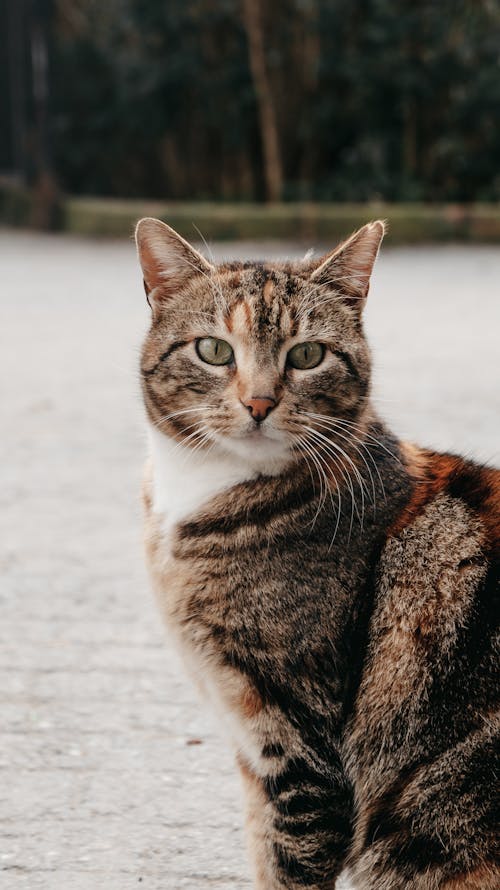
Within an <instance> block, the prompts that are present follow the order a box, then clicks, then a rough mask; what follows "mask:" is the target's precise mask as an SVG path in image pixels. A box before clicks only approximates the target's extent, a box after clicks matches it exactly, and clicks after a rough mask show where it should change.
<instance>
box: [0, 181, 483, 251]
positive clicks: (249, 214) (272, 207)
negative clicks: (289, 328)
mask: <svg viewBox="0 0 500 890" xmlns="http://www.w3.org/2000/svg"><path fill="white" fill-rule="evenodd" d="M32 204H33V195H32V194H31V193H30V192H28V191H26V190H24V189H19V188H17V189H12V188H11V187H5V186H2V185H1V184H0V222H3V223H4V224H9V225H17V226H25V225H29V224H30V220H31V218H32V216H33V210H32ZM57 210H58V213H57V218H58V228H59V229H61V230H63V231H66V232H69V233H73V234H78V235H88V236H101V237H130V236H131V235H132V233H133V230H134V225H135V223H136V222H137V220H138V219H139V218H140V217H141V216H155V217H158V218H159V219H163V220H164V221H165V222H168V223H169V225H171V226H173V227H174V228H175V229H177V231H178V232H180V233H181V234H182V235H184V237H186V238H188V239H190V240H198V238H199V233H198V231H197V230H198V229H199V230H200V231H201V232H202V233H203V235H204V237H205V238H207V239H213V240H238V239H255V240H261V239H266V240H267V239H286V240H292V241H302V242H305V243H307V244H309V245H311V244H318V243H325V242H331V243H335V242H337V241H338V240H340V239H341V238H343V237H345V236H346V235H348V234H349V233H350V232H351V231H353V230H354V229H355V228H357V227H358V226H361V225H363V224H364V223H366V222H368V221H369V220H371V219H375V218H383V219H387V220H388V222H389V234H388V242H389V244H391V243H392V244H418V243H428V242H445V241H462V242H463V241H471V242H497V243H498V242H500V206H498V205H496V206H494V205H487V204H476V205H471V204H468V205H458V204H442V205H424V204H417V203H410V204H402V203H398V204H387V203H381V202H373V203H367V204H355V203H351V204H346V203H342V204H332V203H321V204H319V203H311V202H300V203H297V202H290V203H286V204H285V203H279V204H265V205H263V204H255V203H252V204H242V203H238V204H235V203H222V204H221V203H219V204H216V203H213V202H192V201H187V202H176V201H172V202H168V203H167V202H161V201H147V200H146V201H144V200H126V199H109V198H106V199H105V198H99V197H97V198H89V197H67V198H61V199H60V202H59V205H58V208H57Z"/></svg>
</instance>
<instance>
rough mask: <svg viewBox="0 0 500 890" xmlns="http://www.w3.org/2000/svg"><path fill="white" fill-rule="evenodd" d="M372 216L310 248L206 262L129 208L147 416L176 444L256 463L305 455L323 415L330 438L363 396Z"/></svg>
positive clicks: (380, 226) (355, 414)
mask: <svg viewBox="0 0 500 890" xmlns="http://www.w3.org/2000/svg"><path fill="white" fill-rule="evenodd" d="M384 228H385V227H384V223H383V222H381V221H377V222H372V223H370V224H369V225H366V226H364V228H362V229H360V230H359V231H358V232H356V233H355V234H354V235H352V236H351V237H350V238H349V239H348V240H347V241H345V242H343V243H342V244H341V245H340V246H339V247H337V248H336V249H335V250H334V251H332V252H331V253H329V254H327V255H326V256H324V257H322V258H321V259H319V260H305V261H303V262H293V263H254V262H251V263H224V264H222V265H214V264H213V263H211V262H209V261H208V260H207V259H206V258H205V257H203V256H202V255H201V254H200V253H198V252H197V251H196V250H195V249H194V248H193V247H191V245H189V244H188V243H187V242H186V241H184V239H183V238H181V237H180V236H179V235H178V234H177V233H176V232H174V231H173V229H171V228H169V227H168V226H166V225H165V224H164V223H162V222H160V221H159V220H155V219H143V220H141V221H140V222H139V224H138V226H137V232H136V238H137V246H138V251H139V258H140V262H141V266H142V270H143V275H144V286H145V290H146V294H147V298H148V302H149V304H150V306H151V310H152V322H151V328H150V330H149V332H148V334H147V337H146V340H145V343H144V347H143V352H142V368H141V370H142V381H143V391H144V398H145V404H146V409H147V412H148V415H149V418H150V421H151V422H152V423H153V424H154V425H155V426H156V427H157V428H158V429H159V430H161V432H162V433H164V434H165V435H166V436H170V437H173V438H174V439H177V440H178V441H183V442H184V443H185V445H187V446H188V447H192V448H199V449H200V450H204V449H206V448H212V449H217V450H220V451H222V452H225V453H230V454H233V455H239V456H241V457H242V458H243V459H244V460H246V461H248V462H249V463H250V464H252V463H255V464H256V465H263V464H264V465H265V463H266V462H273V461H278V462H279V461H283V460H288V459H290V458H292V457H293V455H294V454H297V455H298V454H303V455H307V453H308V449H311V448H312V447H313V444H314V443H313V440H314V436H316V445H317V444H318V442H320V438H319V436H321V435H324V436H325V437H327V438H328V439H330V438H331V436H332V434H333V429H334V427H333V424H335V430H336V437H337V438H338V442H339V443H340V445H339V447H341V440H342V438H344V439H348V438H349V436H350V433H349V431H351V432H352V433H353V435H354V431H355V426H354V424H357V423H359V421H360V420H361V418H362V416H363V414H364V413H365V410H366V406H367V397H368V393H369V386H370V356H369V350H368V347H367V343H366V340H365V337H364V334H363V329H362V323H361V315H362V310H363V306H364V303H365V300H366V296H367V294H368V288H369V282H370V275H371V271H372V268H373V264H374V262H375V259H376V256H377V253H378V250H379V247H380V243H381V240H382V238H383V235H384ZM312 431H314V432H312ZM324 447H326V446H324Z"/></svg>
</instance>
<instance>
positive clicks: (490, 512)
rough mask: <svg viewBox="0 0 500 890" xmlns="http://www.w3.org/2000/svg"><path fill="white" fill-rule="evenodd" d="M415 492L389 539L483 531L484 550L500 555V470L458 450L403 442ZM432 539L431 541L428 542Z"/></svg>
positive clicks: (393, 526)
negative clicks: (456, 451)
mask: <svg viewBox="0 0 500 890" xmlns="http://www.w3.org/2000/svg"><path fill="white" fill-rule="evenodd" d="M402 456H403V460H404V462H405V465H406V468H407V470H408V473H409V476H410V479H411V485H412V490H411V495H410V497H409V499H408V500H407V502H406V503H405V505H404V506H403V508H402V509H401V511H400V512H399V514H398V515H397V516H396V518H395V520H394V521H393V523H392V525H391V527H390V529H389V535H388V540H389V541H390V540H393V539H418V538H419V537H422V538H423V539H428V538H429V536H431V537H432V538H433V539H434V538H435V536H436V535H437V537H438V542H442V543H444V542H445V540H446V533H447V532H448V534H449V535H450V536H452V537H453V536H455V535H456V533H457V532H458V531H459V530H460V531H461V532H463V533H467V531H469V532H471V533H478V534H479V535H480V536H481V540H482V543H483V547H484V550H485V552H487V553H488V554H490V555H492V556H494V555H496V556H498V555H499V554H500V470H497V469H494V468H493V467H489V466H485V465H483V464H480V463H477V462H475V461H472V460H467V459H466V458H463V457H460V456H459V455H456V454H449V453H441V452H437V451H431V450H429V449H425V448H419V447H417V446H415V445H411V444H409V443H404V444H403V446H402ZM429 543H430V541H429Z"/></svg>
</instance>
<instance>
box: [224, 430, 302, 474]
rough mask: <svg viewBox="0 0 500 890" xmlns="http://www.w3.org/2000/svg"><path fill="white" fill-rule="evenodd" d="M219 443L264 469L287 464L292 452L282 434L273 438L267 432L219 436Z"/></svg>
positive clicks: (230, 451) (227, 449)
mask: <svg viewBox="0 0 500 890" xmlns="http://www.w3.org/2000/svg"><path fill="white" fill-rule="evenodd" d="M217 441H218V443H219V445H220V446H221V447H222V448H223V449H224V450H225V451H226V452H229V454H232V455H236V456H237V457H240V458H242V459H243V460H244V461H246V462H248V463H249V464H250V465H252V466H255V467H256V468H261V469H262V470H263V471H265V470H266V469H267V470H272V469H274V470H275V471H276V468H277V465H281V466H283V467H284V466H286V464H287V463H289V462H290V459H291V456H292V452H291V448H290V446H289V444H288V442H287V441H286V440H285V439H284V438H282V437H281V436H280V437H279V438H278V437H277V438H276V439H274V438H273V439H271V437H270V436H266V434H265V433H257V432H253V433H249V434H248V436H238V437H236V436H234V437H233V436H217Z"/></svg>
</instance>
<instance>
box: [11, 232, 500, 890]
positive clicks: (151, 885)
mask: <svg viewBox="0 0 500 890" xmlns="http://www.w3.org/2000/svg"><path fill="white" fill-rule="evenodd" d="M296 250H297V249H296V248H293V247H290V246H287V245H277V246H276V247H273V248H270V247H268V248H267V249H266V253H268V254H271V253H279V254H283V253H285V254H287V253H288V254H292V253H295V252H296ZM216 253H217V255H221V254H224V255H233V256H234V255H239V254H241V255H247V254H250V255H254V256H255V255H259V254H262V253H263V251H261V250H259V246H258V245H240V246H236V245H231V246H229V245H226V246H224V247H223V248H222V247H221V248H219V247H217V249H216ZM499 281H500V251H499V250H498V249H494V248H488V247H484V248H482V247H474V248H467V247H440V248H428V249H423V248H418V249H400V250H394V251H390V250H387V251H385V252H384V253H383V254H382V256H381V258H380V260H379V264H378V267H377V271H376V274H375V280H374V284H373V288H372V293H371V295H370V303H369V308H368V316H367V317H368V330H369V332H370V334H371V338H372V343H373V347H374V352H375V366H376V381H377V385H376V391H377V395H380V399H381V400H380V410H381V412H382V414H383V415H385V416H386V417H390V418H392V419H393V422H394V425H395V426H396V428H397V430H398V431H399V432H400V433H401V434H404V435H408V436H412V437H414V438H415V439H417V440H419V441H421V442H423V443H426V444H428V445H433V446H436V447H442V448H451V449H456V450H458V449H460V450H465V451H466V452H468V453H470V454H472V455H475V456H476V457H479V458H481V459H486V460H491V461H495V459H497V458H498V432H499V389H498V323H499V304H498V292H499V287H498V282H499ZM0 287H1V303H0V339H1V346H0V357H1V362H2V373H1V375H0V388H1V400H0V410H1V418H2V425H1V429H2V436H1V440H0V448H1V459H0V475H1V487H0V500H1V514H0V548H1V553H0V572H1V581H0V583H1V590H0V603H1V626H0V669H1V673H2V676H1V685H0V698H1V723H0V732H1V739H0V769H1V780H0V872H1V873H0V886H1V887H2V888H6V890H8V888H16V890H17V888H19V890H21V888H26V890H37V888H50V890H87V888H88V890H103V888H106V890H108V888H109V890H128V888H131V887H136V886H138V885H141V886H143V887H145V888H148V890H167V888H172V890H181V888H189V890H201V888H209V887H217V888H221V890H223V888H236V890H243V888H249V887H250V882H249V877H248V869H247V865H246V863H245V859H244V852H243V841H242V830H241V823H242V818H241V814H240V800H239V788H238V782H237V779H236V777H235V774H234V771H233V767H232V762H231V755H230V753H229V751H228V749H227V748H226V747H225V745H224V743H223V742H221V741H219V738H218V735H217V727H216V726H215V725H214V724H213V723H212V722H211V718H210V715H209V714H207V713H205V711H204V710H203V707H202V706H201V705H200V703H198V701H197V699H196V696H195V693H194V691H193V690H192V688H191V686H190V685H189V684H188V682H187V681H186V680H185V678H184V675H183V672H182V669H181V668H180V666H179V664H178V662H177V661H176V660H175V658H174V655H173V653H172V652H171V651H170V650H169V648H168V646H167V645H165V642H164V637H163V631H162V628H161V626H160V622H159V620H158V617H157V614H156V611H155V607H154V605H153V600H152V596H151V594H150V591H149V587H148V583H147V579H146V577H145V572H144V569H143V565H142V555H141V544H140V537H141V533H140V520H139V514H140V511H139V504H138V490H139V478H140V472H141V459H142V454H143V432H142V422H141V418H142V413H141V406H140V400H139V396H138V383H137V370H136V365H137V352H138V347H139V343H140V340H141V336H142V333H143V331H144V329H145V325H146V324H147V319H148V312H147V306H146V304H145V300H144V297H143V293H142V287H141V280H140V275H139V272H138V269H137V267H136V262H135V256H134V250H133V247H132V244H131V243H119V244H118V243H116V244H115V243H112V244H110V243H97V242H92V241H79V240H70V239H64V238H62V237H50V236H40V235H31V234H23V233H12V232H2V233H0Z"/></svg>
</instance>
